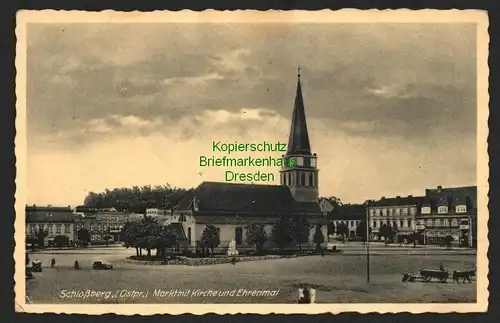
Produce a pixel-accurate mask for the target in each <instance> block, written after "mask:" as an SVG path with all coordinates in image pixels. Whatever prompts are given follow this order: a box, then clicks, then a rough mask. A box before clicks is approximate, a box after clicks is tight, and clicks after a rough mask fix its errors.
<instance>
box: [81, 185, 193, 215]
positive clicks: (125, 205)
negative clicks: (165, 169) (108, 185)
mask: <svg viewBox="0 0 500 323" xmlns="http://www.w3.org/2000/svg"><path fill="white" fill-rule="evenodd" d="M190 191H191V190H186V189H182V188H175V187H171V186H170V185H169V184H166V185H159V186H154V187H152V186H150V185H146V186H142V187H139V186H134V187H132V188H115V189H113V190H109V189H106V190H104V192H101V193H95V192H90V193H88V194H87V197H86V198H85V201H84V205H83V206H84V207H86V208H94V209H110V208H115V209H116V210H117V211H120V212H124V211H125V212H134V213H144V212H145V211H146V209H148V208H163V209H169V208H172V207H174V206H175V205H177V204H178V203H179V202H180V201H181V199H182V198H183V197H184V196H185V195H186V194H187V193H188V192H190Z"/></svg>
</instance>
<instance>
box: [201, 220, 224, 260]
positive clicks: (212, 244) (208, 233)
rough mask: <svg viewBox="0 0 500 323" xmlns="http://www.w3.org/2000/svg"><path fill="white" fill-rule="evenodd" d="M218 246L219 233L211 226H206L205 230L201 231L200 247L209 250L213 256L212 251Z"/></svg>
mask: <svg viewBox="0 0 500 323" xmlns="http://www.w3.org/2000/svg"><path fill="white" fill-rule="evenodd" d="M219 244H220V236H219V231H218V230H217V228H216V227H214V226H213V225H211V224H209V225H207V226H206V227H205V230H203V233H202V234H201V245H202V247H204V248H209V249H210V250H211V252H212V255H213V254H214V249H215V248H217V247H218V246H219Z"/></svg>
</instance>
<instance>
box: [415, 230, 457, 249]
mask: <svg viewBox="0 0 500 323" xmlns="http://www.w3.org/2000/svg"><path fill="white" fill-rule="evenodd" d="M424 235H425V244H427V245H437V246H445V245H446V244H447V237H448V236H450V235H451V237H452V238H453V240H452V244H455V245H459V243H460V241H461V240H460V239H461V235H460V230H426V231H425V233H424Z"/></svg>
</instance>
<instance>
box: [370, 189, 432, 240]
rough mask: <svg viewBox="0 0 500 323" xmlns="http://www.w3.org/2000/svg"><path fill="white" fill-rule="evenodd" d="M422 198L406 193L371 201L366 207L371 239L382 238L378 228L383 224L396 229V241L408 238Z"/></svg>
mask: <svg viewBox="0 0 500 323" xmlns="http://www.w3.org/2000/svg"><path fill="white" fill-rule="evenodd" d="M422 200H423V197H419V196H417V197H414V196H412V195H408V196H404V197H402V196H396V197H391V198H386V197H382V198H381V199H380V200H378V201H371V202H370V203H369V207H368V216H369V225H370V228H371V239H373V240H383V237H382V236H381V234H380V228H381V227H382V226H383V225H384V224H385V225H388V226H391V227H392V228H393V229H394V230H395V231H396V237H397V241H402V240H404V239H409V237H410V235H411V234H412V233H413V232H414V231H415V216H416V215H417V213H418V210H419V206H420V203H421V202H422Z"/></svg>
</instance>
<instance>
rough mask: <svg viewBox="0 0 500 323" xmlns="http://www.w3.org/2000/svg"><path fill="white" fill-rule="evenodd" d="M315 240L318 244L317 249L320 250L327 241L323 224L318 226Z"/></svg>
mask: <svg viewBox="0 0 500 323" xmlns="http://www.w3.org/2000/svg"><path fill="white" fill-rule="evenodd" d="M313 241H314V243H315V244H316V250H319V249H320V248H321V244H322V243H323V242H325V236H324V235H323V230H321V225H317V226H316V230H315V231H314V237H313Z"/></svg>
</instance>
